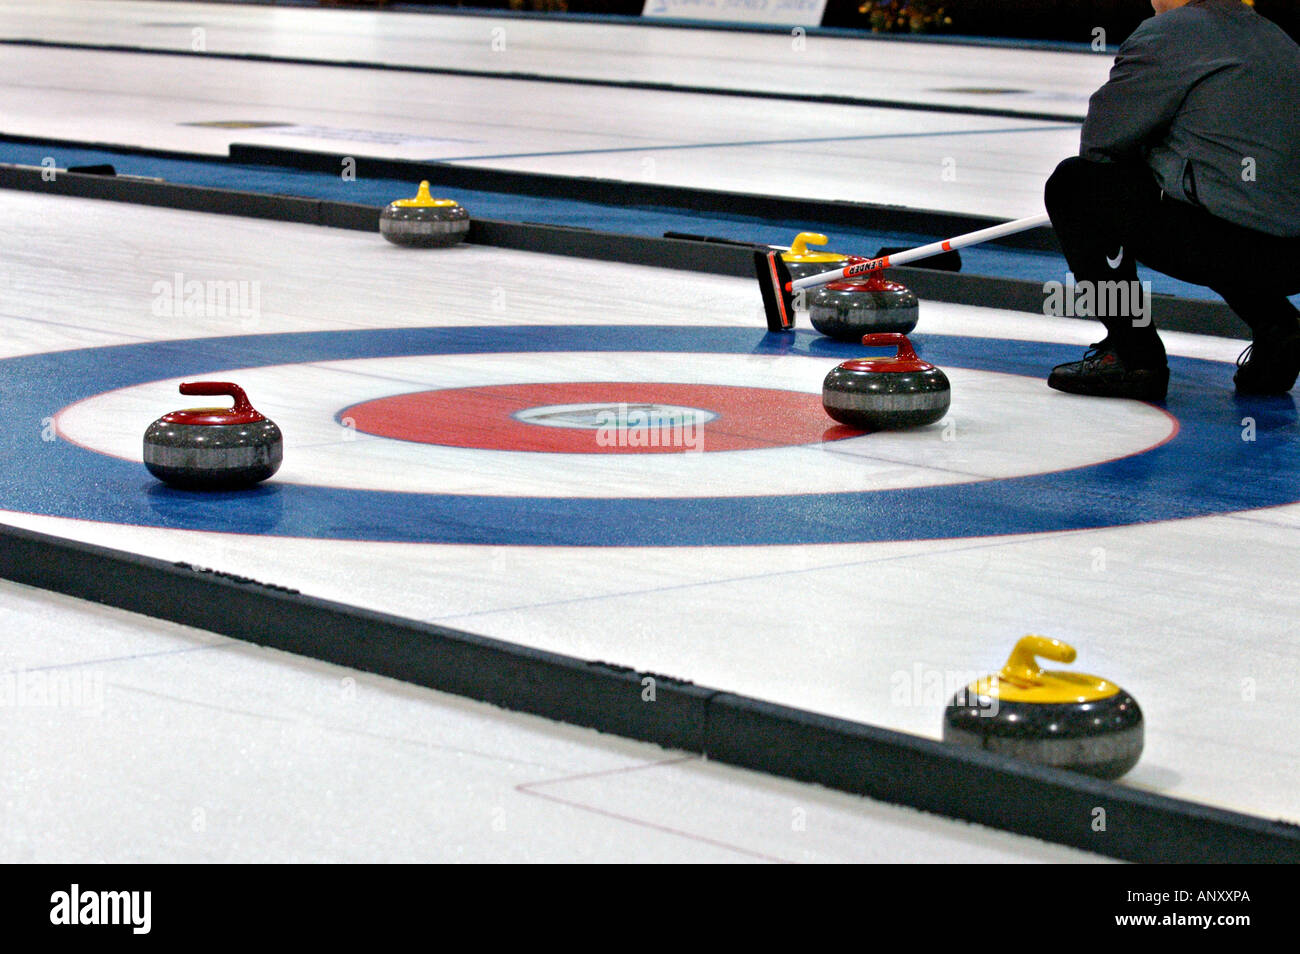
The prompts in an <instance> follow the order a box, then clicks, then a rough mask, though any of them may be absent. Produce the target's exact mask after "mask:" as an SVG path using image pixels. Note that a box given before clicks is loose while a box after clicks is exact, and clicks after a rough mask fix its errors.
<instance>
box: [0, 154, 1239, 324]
mask: <svg viewBox="0 0 1300 954" xmlns="http://www.w3.org/2000/svg"><path fill="white" fill-rule="evenodd" d="M0 188H7V189H17V190H22V191H28V192H44V193H49V194H52V195H65V196H78V197H81V198H88V199H104V200H108V201H113V202H129V203H135V204H138V205H147V206H155V207H162V208H173V209H184V210H186V211H192V212H211V213H217V214H221V215H239V216H246V217H250V218H262V219H273V220H276V221H284V222H299V223H304V224H311V225H324V226H329V227H333V228H344V229H353V230H357V231H366V232H369V231H377V230H378V227H379V213H380V209H379V208H378V207H376V206H369V205H361V204H357V203H350V202H334V201H332V200H326V199H311V198H301V197H297V196H284V195H263V194H261V193H255V192H239V191H235V190H229V189H214V188H209V187H206V186H191V185H177V184H174V183H170V182H153V181H147V180H139V179H130V178H121V177H114V176H98V175H84V174H81V173H70V172H64V173H59V174H58V175H57V177H56V178H54V179H53V180H51V181H46V180H45V179H44V178H43V176H42V173H41V170H39V169H35V168H31V167H25V166H5V165H0ZM467 240H468V241H470V242H473V243H476V244H480V245H493V246H497V247H501V248H513V249H519V250H521V251H531V252H541V253H544V254H547V255H569V256H574V257H577V258H588V259H595V260H598V261H607V262H626V263H630V264H636V265H651V266H655V267H659V268H672V269H677V270H681V271H693V272H706V273H709V274H716V275H732V276H738V277H751V276H752V275H753V267H754V266H753V258H752V254H751V252H750V250H749V249H747V248H745V247H743V246H733V245H722V244H719V243H713V242H696V241H690V240H685V239H664V238H657V237H654V236H642V235H619V234H616V233H612V232H600V231H597V230H594V229H580V228H572V227H568V226H558V225H543V224H536V223H530V222H498V221H493V220H491V219H474V220H472V221H471V223H470V231H469V235H468V236H467ZM890 275H891V276H893V277H895V278H897V279H898V280H899V281H900V282H902V283H904V284H906V285H908V286H909V287H910V288H912V290H913V291H915V292H916V294H917V295H918V296H920V297H921V298H923V299H929V300H930V301H942V302H952V303H955V304H966V305H981V306H984V307H987V308H1002V309H1007V310H1011V311H1019V312H1025V313H1030V314H1042V312H1043V303H1044V300H1045V293H1044V291H1043V286H1042V284H1040V283H1038V282H1030V281H1023V280H1018V279H1010V278H994V277H989V276H982V275H965V274H962V273H960V272H940V271H933V270H930V269H924V268H910V267H906V266H902V267H898V268H892V269H890ZM757 300H758V295H757V287H755V301H756V302H757ZM755 308H756V309H757V304H756V305H755ZM1152 311H1153V315H1154V319H1155V321H1156V323H1157V325H1159V327H1161V328H1163V329H1165V330H1169V331H1189V332H1194V333H1198V334H1213V335H1220V336H1223V337H1229V338H1241V337H1244V336H1245V335H1246V330H1245V326H1244V325H1243V324H1242V323H1241V321H1240V320H1239V319H1238V318H1237V317H1236V315H1234V314H1233V312H1232V311H1231V310H1230V309H1229V308H1228V306H1227V305H1225V304H1223V303H1221V302H1211V301H1195V300H1190V299H1185V298H1176V297H1173V296H1169V295H1156V296H1154V297H1153V303H1152ZM755 321H756V323H757V322H758V319H757V318H755Z"/></svg>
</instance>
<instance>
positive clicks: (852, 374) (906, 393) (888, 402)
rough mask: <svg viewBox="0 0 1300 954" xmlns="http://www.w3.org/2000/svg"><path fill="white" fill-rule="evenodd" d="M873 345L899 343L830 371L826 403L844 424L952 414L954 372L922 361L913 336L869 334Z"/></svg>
mask: <svg viewBox="0 0 1300 954" xmlns="http://www.w3.org/2000/svg"><path fill="white" fill-rule="evenodd" d="M862 343H863V344H864V345H867V346H869V347H873V348H881V347H891V346H897V349H898V351H897V353H896V354H894V355H891V356H889V357H883V358H854V359H853V360H851V361H845V362H844V363H843V364H841V365H840V366H839V367H837V368H835V369H834V370H832V371H831V373H830V374H828V375H826V380H825V381H824V382H822V407H824V408H826V413H827V414H829V415H830V416H831V417H833V418H835V420H837V421H839V422H840V423H841V424H847V425H848V426H850V427H856V428H858V429H860V430H864V431H878V430H895V429H898V428H904V427H921V426H923V425H925V424H933V423H934V422H935V421H937V420H939V418H941V417H943V416H944V415H945V414H947V413H948V406H949V404H951V402H952V391H951V388H950V386H949V384H948V376H947V375H946V374H944V373H943V372H942V371H941V370H939V369H938V368H936V367H935V366H934V365H932V364H929V363H928V362H925V361H922V360H921V359H920V358H918V357H917V356H916V352H915V351H914V350H913V349H912V342H910V341H908V340H907V335H900V334H877V335H865V336H864V337H863V338H862Z"/></svg>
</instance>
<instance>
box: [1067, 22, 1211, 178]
mask: <svg viewBox="0 0 1300 954" xmlns="http://www.w3.org/2000/svg"><path fill="white" fill-rule="evenodd" d="M1166 15H1167V14H1166ZM1158 19H1159V17H1157V18H1155V20H1148V21H1147V22H1146V23H1144V24H1143V25H1142V26H1140V27H1139V28H1138V29H1137V31H1136V32H1134V33H1133V35H1132V36H1130V37H1129V38H1128V40H1126V41H1125V42H1124V45H1123V46H1121V47H1120V48H1119V55H1118V56H1116V57H1115V65H1114V67H1112V69H1111V71H1110V79H1109V80H1108V81H1107V82H1106V85H1105V86H1103V87H1102V88H1101V89H1099V90H1097V92H1095V93H1093V95H1092V99H1091V100H1090V101H1089V103H1088V118H1087V119H1086V120H1084V123H1083V135H1082V137H1081V140H1080V148H1079V155H1081V156H1083V158H1085V159H1091V160H1093V161H1095V162H1108V161H1116V160H1121V159H1126V158H1131V157H1137V156H1139V155H1140V154H1141V151H1142V148H1143V147H1144V146H1147V145H1151V144H1152V143H1153V142H1154V141H1155V140H1157V139H1159V137H1160V134H1161V133H1162V132H1163V131H1164V130H1165V129H1166V128H1167V127H1168V125H1169V123H1170V121H1171V120H1172V119H1173V118H1174V114H1175V113H1177V112H1178V107H1179V106H1181V105H1182V102H1183V99H1184V98H1185V97H1186V96H1187V91H1188V89H1190V87H1191V78H1190V75H1189V72H1188V70H1187V69H1186V68H1185V67H1183V66H1182V64H1181V63H1180V59H1181V57H1180V56H1179V52H1180V51H1179V49H1178V47H1179V44H1178V42H1177V37H1176V36H1174V35H1172V34H1171V31H1167V30H1162V29H1158V28H1157V26H1156V20H1158Z"/></svg>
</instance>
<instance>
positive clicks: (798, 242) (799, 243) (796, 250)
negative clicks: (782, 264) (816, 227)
mask: <svg viewBox="0 0 1300 954" xmlns="http://www.w3.org/2000/svg"><path fill="white" fill-rule="evenodd" d="M829 241H830V239H828V238H827V237H826V236H825V235H822V234H821V233H820V232H800V233H799V234H798V235H796V236H795V237H794V242H793V243H792V244H791V245H790V254H792V255H805V254H807V252H808V246H809V245H825V244H826V243H827V242H829Z"/></svg>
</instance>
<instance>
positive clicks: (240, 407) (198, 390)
mask: <svg viewBox="0 0 1300 954" xmlns="http://www.w3.org/2000/svg"><path fill="white" fill-rule="evenodd" d="M180 391H181V394H186V395H202V396H205V397H210V396H212V395H217V394H224V395H226V396H227V397H232V398H234V399H235V405H234V407H232V408H231V410H232V411H251V410H253V405H252V404H250V403H249V402H248V395H247V394H245V393H244V389H243V388H241V387H240V386H239V385H238V384H234V383H232V382H230V381H186V382H185V383H184V384H182V385H181V388H180Z"/></svg>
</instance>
